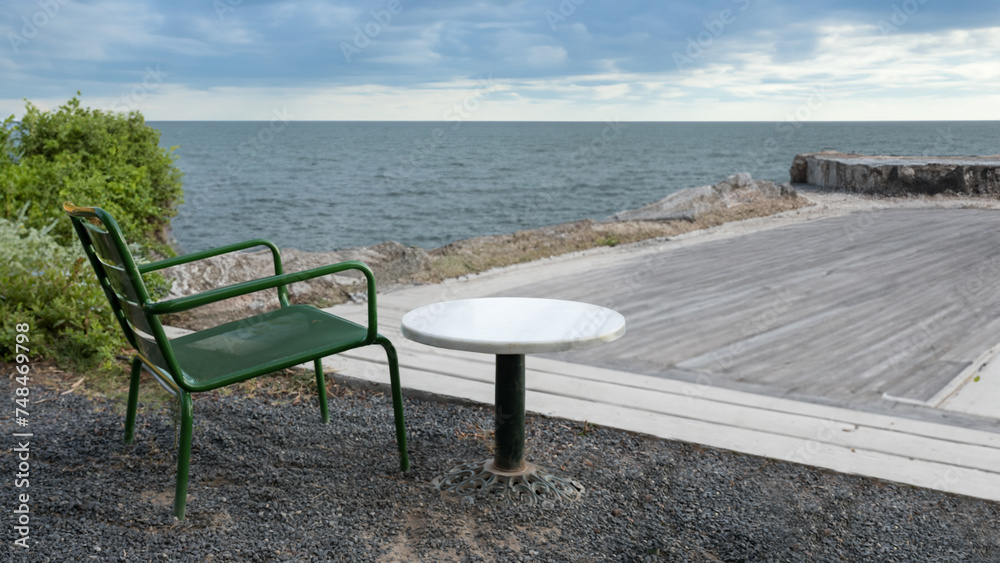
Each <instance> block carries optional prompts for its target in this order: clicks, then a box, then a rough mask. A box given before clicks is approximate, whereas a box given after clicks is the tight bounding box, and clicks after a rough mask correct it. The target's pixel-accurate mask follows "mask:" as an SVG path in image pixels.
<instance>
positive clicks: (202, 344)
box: [171, 305, 367, 386]
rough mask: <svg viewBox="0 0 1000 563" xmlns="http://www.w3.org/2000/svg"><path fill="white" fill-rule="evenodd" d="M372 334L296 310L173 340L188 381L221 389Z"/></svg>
mask: <svg viewBox="0 0 1000 563" xmlns="http://www.w3.org/2000/svg"><path fill="white" fill-rule="evenodd" d="M366 335H367V329H366V328H365V327H363V326H361V325H358V324H355V323H353V322H351V321H348V320H346V319H342V318H340V317H337V316H335V315H331V314H329V313H325V312H323V311H321V310H319V309H317V308H315V307H311V306H309V305H293V306H290V307H283V308H281V309H278V310H276V311H271V312H269V313H264V314H262V315H257V316H254V317H250V318H247V319H243V320H239V321H234V322H231V323H226V324H224V325H220V326H217V327H213V328H210V329H207V330H203V331H200V332H196V333H193V334H188V335H185V336H181V337H180V338H176V339H174V340H171V345H172V346H173V349H174V354H175V355H176V357H177V363H178V364H179V365H180V367H181V369H182V370H183V371H184V374H185V376H186V379H188V380H190V381H192V382H196V383H197V385H199V386H202V385H210V386H211V385H212V384H213V383H218V384H219V386H222V385H226V384H227V383H229V382H232V381H237V380H240V379H243V378H244V377H245V376H247V375H250V376H251V377H252V375H253V374H257V373H261V372H262V371H263V372H264V373H266V372H270V371H274V370H278V369H283V368H285V367H290V366H293V365H296V364H299V363H302V362H306V361H309V360H312V359H314V358H317V357H322V356H327V355H330V354H332V353H335V352H337V351H342V350H346V349H349V348H353V347H355V346H360V345H363V344H365V342H364V340H365V337H366Z"/></svg>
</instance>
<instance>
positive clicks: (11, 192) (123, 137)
mask: <svg viewBox="0 0 1000 563" xmlns="http://www.w3.org/2000/svg"><path fill="white" fill-rule="evenodd" d="M159 140H160V133H159V131H157V130H156V129H154V128H152V127H150V126H148V125H146V122H145V120H144V119H143V117H142V114H140V113H139V112H137V111H133V112H131V113H128V114H124V113H112V112H105V111H101V110H96V109H89V108H81V107H80V100H79V99H78V98H75V97H74V98H73V99H71V100H70V101H68V102H67V103H66V104H65V105H62V106H60V107H59V109H58V110H56V111H51V112H48V111H42V110H39V109H38V108H37V107H35V106H34V105H32V104H31V103H30V102H28V103H27V104H26V111H25V115H24V117H23V118H22V119H21V121H20V122H16V121H14V118H13V116H11V117H9V118H8V119H7V120H6V121H5V122H4V125H3V127H2V128H0V193H2V194H3V202H4V207H3V209H2V212H0V216H2V217H6V218H11V217H13V216H14V215H15V214H16V213H18V211H19V210H20V209H21V208H22V207H23V206H24V205H25V204H26V203H30V204H31V206H30V207H29V208H28V214H27V218H26V225H27V226H28V227H31V228H34V229H42V228H45V227H46V226H47V225H49V224H51V223H52V221H53V220H57V222H56V226H55V228H54V229H53V230H52V235H53V236H54V237H55V238H56V240H57V241H58V242H59V243H61V244H69V243H71V242H72V243H74V244H79V243H77V242H76V241H75V238H76V236H75V234H74V233H73V229H72V226H71V224H70V222H69V220H68V219H67V218H66V216H65V213H64V212H63V210H62V204H63V202H64V201H71V202H73V203H75V204H76V205H82V206H98V207H101V208H103V209H105V210H106V211H108V212H109V213H111V215H112V216H114V218H115V219H116V220H117V221H118V224H119V225H121V227H122V231H123V232H124V234H125V237H126V238H127V239H128V240H132V241H136V242H138V243H139V244H140V245H141V246H142V247H143V248H144V249H147V250H155V251H156V252H158V253H161V254H172V251H171V250H170V248H169V246H168V245H167V240H166V239H165V236H164V234H163V233H164V232H165V230H166V227H167V226H168V225H169V223H170V217H173V216H174V215H176V213H177V212H176V210H175V206H176V205H177V204H179V203H180V202H181V197H182V190H181V181H180V178H181V173H180V171H179V170H177V168H176V167H175V166H174V164H173V161H174V157H173V155H172V150H165V149H162V148H160V146H159Z"/></svg>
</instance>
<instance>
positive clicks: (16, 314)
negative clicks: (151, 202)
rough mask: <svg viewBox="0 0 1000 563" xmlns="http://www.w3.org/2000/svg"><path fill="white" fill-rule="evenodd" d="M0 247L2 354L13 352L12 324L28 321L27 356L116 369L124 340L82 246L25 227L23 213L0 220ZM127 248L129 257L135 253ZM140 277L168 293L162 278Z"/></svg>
mask: <svg viewBox="0 0 1000 563" xmlns="http://www.w3.org/2000/svg"><path fill="white" fill-rule="evenodd" d="M51 226H54V224H53V225H51ZM0 248H3V249H4V252H5V253H7V255H8V256H9V257H10V258H11V260H10V261H9V262H8V267H7V268H5V269H3V270H0V353H2V354H3V357H4V358H12V357H13V355H14V342H15V340H14V338H15V335H16V332H15V325H17V324H20V323H28V326H29V327H30V331H29V333H28V334H29V338H30V339H31V340H30V343H29V345H28V347H29V350H30V355H31V357H43V358H50V359H56V360H59V361H60V363H62V364H67V365H70V366H73V367H76V368H81V369H85V368H90V367H99V368H101V369H102V371H108V370H112V371H115V370H117V369H118V368H117V366H116V365H115V355H117V354H119V353H120V351H121V350H122V349H123V348H126V347H127V346H128V343H127V342H126V340H125V337H124V335H123V334H122V330H121V327H120V326H119V325H118V321H116V320H115V317H114V313H112V311H111V307H110V305H109V304H108V298H107V297H106V296H105V295H104V290H102V289H101V287H100V285H99V284H98V282H97V276H95V275H94V271H93V268H91V266H90V262H88V261H87V257H86V256H85V255H84V253H83V247H82V246H80V245H79V244H75V245H68V246H63V245H61V244H59V242H58V241H57V240H56V239H55V237H53V236H52V233H51V232H50V229H48V228H46V229H34V228H31V227H27V226H26V225H25V224H24V218H23V215H21V216H19V217H17V218H15V219H14V220H13V221H11V220H8V219H0ZM131 250H132V252H133V255H135V253H136V252H137V251H139V249H138V248H137V247H134V248H132V249H131ZM136 259H137V260H140V258H138V257H136ZM144 277H145V279H146V282H147V289H149V290H150V292H151V293H154V294H155V295H157V296H161V295H163V294H165V293H166V289H167V282H166V280H165V279H164V278H163V277H162V276H159V275H156V274H148V275H146V276H144Z"/></svg>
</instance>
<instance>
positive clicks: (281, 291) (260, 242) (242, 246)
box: [137, 239, 288, 307]
mask: <svg viewBox="0 0 1000 563" xmlns="http://www.w3.org/2000/svg"><path fill="white" fill-rule="evenodd" d="M255 246H266V247H268V248H269V249H271V257H272V258H273V259H274V275H276V276H280V275H282V274H283V273H284V270H283V269H282V266H281V253H279V252H278V247H277V246H275V245H274V243H273V242H271V241H269V240H264V239H253V240H247V241H243V242H237V243H233V244H228V245H226V246H220V247H218V248H210V249H208V250H202V251H199V252H192V253H190V254H185V255H184V256H175V257H173V258H167V259H164V260H158V261H156V262H150V263H149V264H140V265H138V266H137V268H138V270H139V273H140V274H145V273H147V272H155V271H156V270H162V269H164V268H170V267H172V266H179V265H181V264H188V263H190V262H195V261H197V260H204V259H205V258H212V257H213V256H219V255H220V254H229V253H230V252H236V251H238V250H246V249H247V248H253V247H255ZM278 301H280V302H281V306H282V307H287V306H288V290H287V289H285V286H283V285H281V286H278Z"/></svg>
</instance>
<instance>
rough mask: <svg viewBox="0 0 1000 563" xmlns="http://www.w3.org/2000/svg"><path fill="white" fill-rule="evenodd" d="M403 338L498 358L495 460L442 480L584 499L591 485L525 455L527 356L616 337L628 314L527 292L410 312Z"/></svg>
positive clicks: (516, 494) (531, 495) (461, 488)
mask: <svg viewBox="0 0 1000 563" xmlns="http://www.w3.org/2000/svg"><path fill="white" fill-rule="evenodd" d="M402 332H403V336H405V337H406V338H409V339H410V340H413V341H416V342H420V343H423V344H428V345H430V346H437V347H439V348H450V349H452V350H465V351H468V352H480V353H484V354H494V355H496V382H495V389H496V400H495V405H494V413H495V418H494V424H495V427H496V432H495V436H496V437H495V439H496V452H495V455H494V457H493V459H492V460H485V461H478V462H472V463H465V464H462V465H460V466H458V467H455V468H453V469H452V470H451V471H450V472H449V473H448V474H447V475H446V476H445V477H443V478H442V479H440V488H441V489H442V490H445V491H451V492H455V493H459V494H463V495H475V494H483V493H493V492H499V493H501V494H502V495H503V496H504V497H506V498H507V499H509V500H511V501H514V502H517V501H527V502H529V503H530V504H535V503H536V502H538V501H539V500H543V501H544V500H576V499H578V498H580V495H581V493H582V492H583V489H584V488H583V485H581V484H580V483H579V482H577V481H575V480H571V479H564V478H562V477H558V476H556V475H553V474H552V473H550V472H548V471H546V470H545V469H543V468H541V467H538V466H535V465H534V464H531V463H528V462H526V461H525V458H524V395H525V387H524V356H525V354H537V353H544V352H564V351H567V350H576V349H580V348H589V347H591V346H596V345H598V344H601V343H604V342H611V341H612V340H616V339H618V338H620V337H621V336H622V335H623V334H625V318H624V317H623V316H622V315H621V314H620V313H618V312H616V311H612V310H611V309H607V308H605V307H600V306H597V305H591V304H589V303H580V302H576V301H562V300H557V299H532V298H520V297H490V298H482V299H462V300H457V301H445V302H441V303H434V304H431V305H426V306H424V307H420V308H418V309H414V310H412V311H410V312H409V313H407V314H406V315H404V316H403V322H402Z"/></svg>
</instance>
